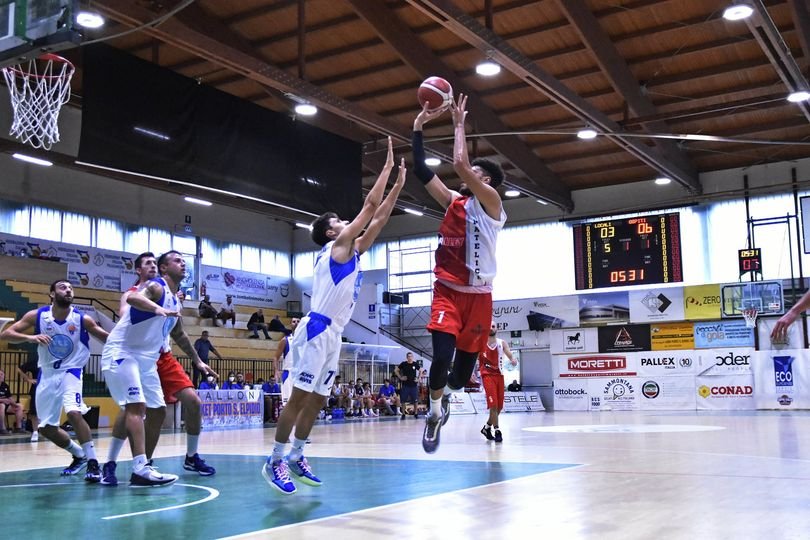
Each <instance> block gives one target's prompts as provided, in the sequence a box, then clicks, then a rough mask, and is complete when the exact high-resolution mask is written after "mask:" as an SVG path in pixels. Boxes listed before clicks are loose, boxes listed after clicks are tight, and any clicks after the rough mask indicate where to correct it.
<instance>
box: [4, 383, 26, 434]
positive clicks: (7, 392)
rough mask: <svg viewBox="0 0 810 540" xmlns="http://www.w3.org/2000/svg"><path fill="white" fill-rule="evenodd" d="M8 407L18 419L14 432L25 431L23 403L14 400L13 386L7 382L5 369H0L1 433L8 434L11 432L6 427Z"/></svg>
mask: <svg viewBox="0 0 810 540" xmlns="http://www.w3.org/2000/svg"><path fill="white" fill-rule="evenodd" d="M6 409H8V410H9V412H12V413H13V414H14V418H15V420H16V423H15V426H14V433H25V430H24V429H23V428H22V421H23V408H22V405H20V404H19V403H17V402H16V401H14V398H13V397H11V388H9V386H8V383H6V374H5V372H4V371H3V370H0V435H6V434H8V432H9V430H7V429H6Z"/></svg>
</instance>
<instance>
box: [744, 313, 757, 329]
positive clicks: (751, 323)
mask: <svg viewBox="0 0 810 540" xmlns="http://www.w3.org/2000/svg"><path fill="white" fill-rule="evenodd" d="M758 313H759V311H757V309H756V308H746V309H744V310H742V316H743V319H745V326H747V327H748V328H756V326H757V314H758Z"/></svg>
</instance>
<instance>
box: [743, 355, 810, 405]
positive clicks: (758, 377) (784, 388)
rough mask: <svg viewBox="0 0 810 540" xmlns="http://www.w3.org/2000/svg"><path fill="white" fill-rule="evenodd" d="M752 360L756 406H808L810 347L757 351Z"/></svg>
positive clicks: (809, 393)
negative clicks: (809, 348)
mask: <svg viewBox="0 0 810 540" xmlns="http://www.w3.org/2000/svg"><path fill="white" fill-rule="evenodd" d="M753 364H754V387H755V391H754V402H755V403H756V407H757V409H808V408H810V351H808V350H807V349H786V350H781V351H776V350H769V351H758V352H757V353H756V355H755V357H754V361H753Z"/></svg>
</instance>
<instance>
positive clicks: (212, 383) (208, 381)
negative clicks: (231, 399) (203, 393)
mask: <svg viewBox="0 0 810 540" xmlns="http://www.w3.org/2000/svg"><path fill="white" fill-rule="evenodd" d="M200 390H219V385H218V384H217V380H216V378H215V377H214V376H213V375H208V376H207V377H206V378H205V380H204V381H202V382H201V383H200Z"/></svg>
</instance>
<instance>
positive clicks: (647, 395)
mask: <svg viewBox="0 0 810 540" xmlns="http://www.w3.org/2000/svg"><path fill="white" fill-rule="evenodd" d="M636 380H637V381H638V386H639V393H640V394H641V397H640V398H639V399H638V401H639V405H640V408H641V410H653V411H683V410H694V409H695V407H696V404H695V399H696V398H695V395H696V394H695V377H694V376H693V375H686V376H666V377H646V378H643V377H639V378H638V379H636Z"/></svg>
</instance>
